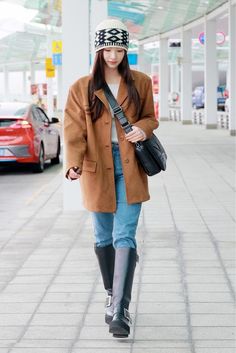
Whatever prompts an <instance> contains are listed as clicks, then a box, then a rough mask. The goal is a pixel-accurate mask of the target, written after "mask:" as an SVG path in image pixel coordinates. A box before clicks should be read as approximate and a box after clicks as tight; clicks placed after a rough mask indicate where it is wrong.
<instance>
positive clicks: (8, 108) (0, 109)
mask: <svg viewBox="0 0 236 353" xmlns="http://www.w3.org/2000/svg"><path fill="white" fill-rule="evenodd" d="M28 109H29V106H28V105H26V106H23V107H19V106H15V105H14V104H13V105H1V104H0V115H2V116H3V115H4V116H22V115H25V114H26V113H27V111H28Z"/></svg>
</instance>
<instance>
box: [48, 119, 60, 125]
mask: <svg viewBox="0 0 236 353" xmlns="http://www.w3.org/2000/svg"><path fill="white" fill-rule="evenodd" d="M59 122H60V120H59V119H58V118H56V117H52V118H51V120H50V123H51V124H56V123H59Z"/></svg>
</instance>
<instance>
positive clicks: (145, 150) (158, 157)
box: [103, 83, 167, 176]
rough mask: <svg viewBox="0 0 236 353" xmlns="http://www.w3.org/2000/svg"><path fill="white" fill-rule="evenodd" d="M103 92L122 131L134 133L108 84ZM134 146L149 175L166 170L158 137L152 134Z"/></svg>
mask: <svg viewBox="0 0 236 353" xmlns="http://www.w3.org/2000/svg"><path fill="white" fill-rule="evenodd" d="M103 90H104V94H105V96H106V98H107V100H108V102H109V104H110V106H111V108H112V110H113V113H114V116H115V117H116V118H117V119H118V121H119V123H120V125H121V127H122V129H123V130H124V131H125V133H126V134H127V133H128V132H130V131H132V125H131V124H130V123H129V121H128V120H127V118H126V116H125V115H124V113H123V110H122V108H121V107H120V106H119V104H118V103H117V101H116V99H115V97H114V96H113V94H112V92H111V90H110V88H109V86H108V85H107V83H105V84H104V86H103ZM134 145H135V154H136V157H137V159H138V161H139V163H140V165H141V166H142V167H143V169H144V171H145V173H146V174H147V175H149V176H152V175H155V174H158V173H160V171H162V170H166V160H167V154H166V152H165V150H164V148H163V146H162V144H161V142H160V141H159V139H158V138H157V137H156V135H154V134H152V136H151V137H150V138H149V139H147V140H145V141H138V142H135V143H134Z"/></svg>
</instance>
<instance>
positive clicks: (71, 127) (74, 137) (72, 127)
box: [64, 70, 158, 213]
mask: <svg viewBox="0 0 236 353" xmlns="http://www.w3.org/2000/svg"><path fill="white" fill-rule="evenodd" d="M131 72H132V78H133V80H134V84H135V87H136V89H137V90H138V93H139V96H140V100H141V113H140V115H139V117H138V116H135V114H134V111H135V107H134V104H133V103H131V105H130V106H129V107H127V106H128V91H127V86H126V84H125V82H124V80H123V79H121V81H120V86H119V91H118V96H117V101H118V103H119V105H121V107H122V108H123V111H124V113H125V115H126V117H127V119H128V120H129V122H130V123H131V124H132V125H135V126H138V127H140V128H141V129H142V130H143V131H144V132H145V133H146V136H147V138H148V137H150V136H151V134H152V132H153V130H154V129H156V128H157V127H158V122H157V120H156V119H155V116H154V105H153V93H152V82H151V79H150V78H149V77H148V76H147V75H145V74H144V73H141V72H139V71H135V70H131ZM89 80H90V76H85V77H82V78H80V79H79V80H78V81H76V82H75V83H74V84H73V85H72V86H71V87H70V90H69V94H68V99H67V103H66V107H65V117H64V145H65V156H66V161H65V170H66V172H67V171H68V170H69V168H71V167H75V166H78V167H79V168H80V169H81V170H82V175H81V177H80V183H81V190H82V195H83V203H84V206H85V208H87V209H88V210H90V211H94V212H111V213H113V212H115V210H116V193H115V178H114V166H113V158H112V144H111V128H112V116H111V112H110V108H109V104H108V102H107V99H106V97H105V95H104V92H103V90H102V89H99V90H97V91H95V95H96V96H97V97H98V98H99V99H100V100H101V101H102V103H103V104H104V106H105V107H104V110H103V113H102V115H101V116H100V117H99V118H98V119H97V120H96V121H95V122H93V121H92V119H91V112H90V107H89V101H88V83H89ZM115 123H116V129H117V136H118V142H119V148H120V155H121V162H122V168H123V174H124V180H125V187H126V198H127V202H128V204H133V203H138V202H143V201H147V200H149V198H150V196H149V191H148V180H147V175H146V174H145V172H144V171H143V169H142V168H141V166H140V165H139V164H138V162H137V159H136V157H135V151H134V145H133V143H131V142H128V141H127V140H126V139H125V133H124V131H123V130H122V128H121V126H120V123H119V121H118V120H117V119H116V122H115Z"/></svg>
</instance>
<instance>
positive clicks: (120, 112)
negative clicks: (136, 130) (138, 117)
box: [103, 82, 132, 133]
mask: <svg viewBox="0 0 236 353" xmlns="http://www.w3.org/2000/svg"><path fill="white" fill-rule="evenodd" d="M103 91H104V94H105V96H106V98H107V100H108V102H109V104H110V106H111V109H112V110H113V113H114V116H116V117H117V119H118V120H119V123H120V125H121V127H122V129H123V130H124V131H125V132H126V133H128V132H130V131H132V126H131V125H130V123H129V122H128V120H127V118H126V116H125V115H124V113H123V110H122V108H121V106H120V105H119V104H118V103H117V101H116V99H115V97H114V96H113V94H112V92H111V90H110V88H109V86H108V84H107V83H106V82H105V83H104V85H103Z"/></svg>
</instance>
